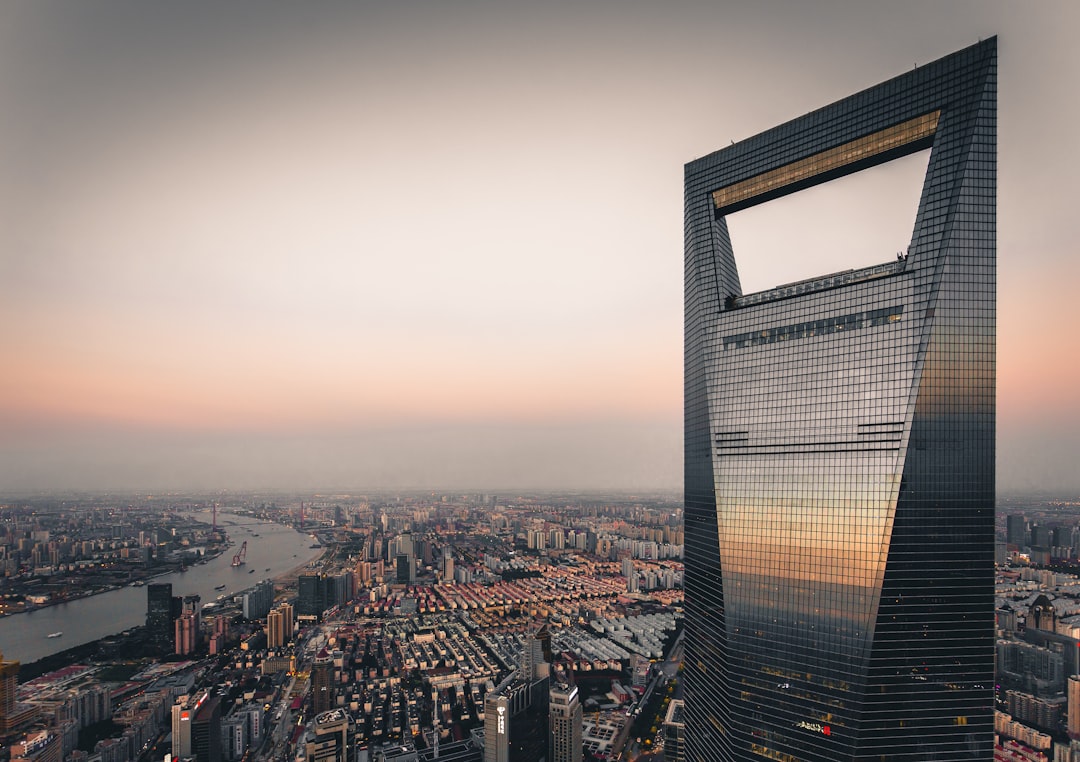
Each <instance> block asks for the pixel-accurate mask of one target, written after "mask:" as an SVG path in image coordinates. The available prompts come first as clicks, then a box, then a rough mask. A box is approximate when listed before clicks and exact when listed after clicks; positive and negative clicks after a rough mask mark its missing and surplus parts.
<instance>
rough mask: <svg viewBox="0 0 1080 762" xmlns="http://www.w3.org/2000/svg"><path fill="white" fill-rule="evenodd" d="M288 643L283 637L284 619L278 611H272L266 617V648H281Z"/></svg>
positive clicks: (284, 636)
mask: <svg viewBox="0 0 1080 762" xmlns="http://www.w3.org/2000/svg"><path fill="white" fill-rule="evenodd" d="M290 634H291V633H290ZM288 642H289V640H288V638H287V637H286V635H285V617H284V615H283V614H282V613H281V611H280V610H278V609H273V610H272V611H271V612H270V613H269V614H267V615H266V647H267V648H281V647H282V646H283V645H285V644H286V643H288Z"/></svg>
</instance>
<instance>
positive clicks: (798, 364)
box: [685, 38, 996, 762]
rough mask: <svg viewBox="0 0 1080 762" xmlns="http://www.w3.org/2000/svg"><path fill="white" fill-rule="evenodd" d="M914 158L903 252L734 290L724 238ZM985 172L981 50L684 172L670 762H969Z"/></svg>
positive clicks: (987, 125)
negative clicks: (829, 187) (681, 526)
mask: <svg viewBox="0 0 1080 762" xmlns="http://www.w3.org/2000/svg"><path fill="white" fill-rule="evenodd" d="M924 149H930V156H929V164H928V167H927V172H926V178H925V181H924V185H923V188H922V195H921V198H920V202H919V209H918V213H917V216H916V220H915V227H914V230H913V233H912V236H911V241H910V246H909V247H908V249H907V252H906V254H905V253H901V254H900V255H893V253H892V252H891V251H890V252H882V263H881V264H879V265H875V266H872V267H865V268H862V269H856V270H847V271H844V272H841V273H834V274H830V275H824V276H822V277H819V278H814V279H811V280H806V281H800V282H797V283H792V284H788V285H785V286H779V287H776V288H772V289H770V290H767V291H761V292H758V293H754V294H744V293H743V291H742V288H741V285H740V281H739V271H738V267H737V262H736V255H735V252H734V251H733V249H732V242H731V238H730V236H729V233H728V227H727V216H728V215H730V214H732V213H735V212H737V211H739V210H742V209H745V208H748V207H750V206H753V205H756V204H759V203H762V202H766V201H769V200H771V199H775V198H778V197H780V196H783V195H786V194H788V193H793V192H795V191H799V190H802V189H804V188H808V187H811V186H813V185H817V184H820V183H824V182H827V181H830V180H833V179H835V178H838V177H841V176H843V175H847V174H850V173H853V172H857V171H860V170H863V169H867V168H869V167H872V166H875V165H878V164H882V163H884V162H887V161H890V160H892V159H894V158H898V157H900V156H903V155H906V154H910V153H914V152H916V151H920V150H924ZM995 155H996V39H994V38H991V39H989V40H985V41H982V42H980V43H978V44H977V45H974V46H972V47H970V48H967V49H965V50H962V51H959V52H957V53H954V54H952V55H950V56H947V57H946V58H943V59H940V60H938V61H935V62H933V63H931V64H928V65H925V66H920V67H918V68H916V69H914V70H913V71H910V72H908V73H906V74H903V75H901V76H899V77H897V78H895V79H893V80H890V81H888V82H885V83H883V84H881V85H877V86H875V87H872V88H870V89H868V90H865V91H863V92H861V93H858V94H856V95H853V96H851V97H849V98H846V99H844V100H841V101H838V102H836V103H833V104H832V105H829V106H825V107H824V108H821V109H819V110H817V111H815V112H813V113H810V114H807V115H806V116H803V117H800V118H798V119H795V120H793V121H791V122H788V123H787V124H784V125H781V126H779V127H776V128H774V129H772V130H769V131H767V132H764V133H762V134H760V135H757V136H755V137H752V138H749V139H747V140H744V141H743V142H741V143H738V144H735V145H732V146H730V147H728V148H724V149H723V150H720V151H717V152H716V153H713V154H710V155H708V156H705V157H703V158H701V159H698V160H696V161H693V162H691V163H690V164H688V165H687V166H686V194H685V201H686V216H685V223H686V230H685V244H686V260H685V263H686V324H685V325H686V333H685V341H686V343H685V359H686V373H685V384H686V386H685V406H686V408H685V436H686V449H685V469H686V471H685V493H686V581H685V584H686V598H687V627H686V660H685V664H686V667H685V688H686V691H685V699H686V707H685V725H686V755H687V759H689V760H694V761H695V762H698V761H702V760H749V759H753V760H761V759H775V760H785V761H786V762H838V761H839V760H870V759H873V760H882V759H887V760H906V761H910V762H925V761H926V760H939V759H940V760H944V759H948V760H961V759H989V758H990V757H991V755H992V747H991V743H992V732H993V721H992V720H993V716H992V715H993V693H992V690H993V676H994V668H993V659H994V625H993V592H994V590H993V552H994V526H993V516H994V425H995V414H994V363H995V354H994V341H995V337H994V331H995V303H994V300H995V292H994V289H995V194H996V179H995V177H996V167H995ZM808 232H812V223H810V224H808Z"/></svg>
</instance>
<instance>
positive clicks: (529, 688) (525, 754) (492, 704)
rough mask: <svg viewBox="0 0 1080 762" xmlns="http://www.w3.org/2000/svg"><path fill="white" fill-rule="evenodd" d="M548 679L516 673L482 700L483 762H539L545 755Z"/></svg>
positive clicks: (546, 749)
mask: <svg viewBox="0 0 1080 762" xmlns="http://www.w3.org/2000/svg"><path fill="white" fill-rule="evenodd" d="M548 699H549V696H548V680H547V678H544V679H542V680H536V681H534V682H530V681H528V680H523V679H521V677H520V676H519V675H517V674H514V673H511V675H510V677H508V678H507V679H506V680H504V681H503V682H502V683H500V684H499V685H498V686H497V687H496V688H495V690H493V691H490V692H488V694H487V695H486V696H485V697H484V762H540V761H541V760H543V759H545V758H546V756H547V752H548V706H547V704H548Z"/></svg>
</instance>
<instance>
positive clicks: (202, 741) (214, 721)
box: [191, 696, 221, 762]
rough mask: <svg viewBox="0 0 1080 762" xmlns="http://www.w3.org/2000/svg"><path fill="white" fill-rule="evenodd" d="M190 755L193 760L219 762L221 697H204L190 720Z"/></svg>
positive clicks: (197, 761)
mask: <svg viewBox="0 0 1080 762" xmlns="http://www.w3.org/2000/svg"><path fill="white" fill-rule="evenodd" d="M191 756H193V757H194V758H195V762H221V697H220V696H208V697H204V698H203V700H202V701H200V702H199V705H198V706H197V707H196V709H195V711H194V713H193V715H192V720H191Z"/></svg>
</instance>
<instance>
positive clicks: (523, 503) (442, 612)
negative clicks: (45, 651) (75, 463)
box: [2, 495, 683, 762]
mask: <svg viewBox="0 0 1080 762" xmlns="http://www.w3.org/2000/svg"><path fill="white" fill-rule="evenodd" d="M2 517H3V531H4V535H3V537H4V546H3V547H4V560H5V564H6V565H5V569H6V570H7V572H8V574H7V576H6V577H5V578H4V588H3V589H4V601H5V605H6V607H7V610H8V611H9V612H19V613H11V614H9V621H10V620H11V619H16V618H23V617H32V616H34V615H35V614H34V613H32V612H34V611H35V607H36V609H37V610H39V611H40V610H42V609H47V607H50V606H54V605H63V604H64V603H65V602H66V601H69V600H71V599H72V597H73V596H78V595H95V594H101V595H108V594H109V592H108V591H109V590H110V589H115V588H116V587H117V586H122V585H126V586H133V587H137V588H139V589H140V590H145V593H144V594H143V595H144V606H145V624H144V625H143V626H141V627H134V628H130V629H129V630H127V631H125V632H122V633H116V634H115V635H114V636H113V637H109V638H105V639H103V640H102V641H100V642H93V643H90V644H86V645H83V646H77V647H76V648H74V649H72V650H70V651H61V652H58V653H57V654H54V655H50V656H48V657H45V658H43V659H42V660H40V661H39V662H35V663H33V664H29V665H22V666H20V665H18V663H17V662H15V661H11V660H9V661H6V662H5V666H4V669H5V675H8V676H9V683H7V684H6V685H7V686H8V687H7V688H6V691H7V692H6V693H5V694H4V695H5V696H6V697H7V699H6V700H7V702H8V703H7V704H5V705H4V706H3V718H4V719H3V722H4V728H5V729H6V734H7V737H8V738H9V740H11V741H12V743H11V744H9V745H8V748H11V749H12V756H11V758H12V759H28V760H29V759H34V760H43V761H45V762H48V760H72V761H74V760H91V759H92V760H95V762H97V761H98V760H102V761H104V762H129V761H133V760H157V759H162V758H163V757H164V755H165V754H166V753H172V754H173V758H177V759H181V758H188V757H195V758H197V759H202V758H203V757H206V755H207V754H209V755H210V756H208V757H206V758H207V759H214V760H238V759H265V760H285V759H293V758H295V757H296V756H297V755H299V756H300V757H312V756H313V755H314V757H315V758H317V759H323V758H326V755H329V754H332V753H334V752H333V749H332V748H330V749H329V750H327V749H326V748H323V747H324V746H325V743H327V742H326V740H325V738H324V736H325V737H327V738H338V739H339V740H340V742H341V743H342V744H346V745H347V746H348V748H349V749H350V750H355V752H356V756H355V757H350V759H356V760H365V759H373V760H384V759H392V760H401V761H402V762H404V760H408V759H432V758H435V756H436V755H437V756H438V758H442V759H455V760H470V759H476V760H479V759H481V758H482V753H483V750H484V748H485V733H487V734H489V738H491V739H502V740H504V741H505V740H506V739H507V738H509V739H513V740H512V741H511V742H510V743H524V741H522V740H521V739H522V738H523V737H528V738H529V739H530V740H529V743H530V744H532V746H533V747H536V749H540V748H542V749H543V751H542V752H540V755H541V756H542V755H543V754H546V749H547V743H548V737H547V736H548V707H549V705H550V707H551V711H553V712H554V711H556V709H557V708H559V707H561V708H562V710H563V711H564V712H565V713H567V717H568V720H567V723H565V724H566V731H565V732H566V733H569V734H570V735H568V736H567V738H569V739H571V740H570V741H567V742H566V743H567V745H569V744H571V743H572V744H573V745H574V747H575V748H576V749H577V751H578V756H580V754H581V752H582V751H583V750H584V752H585V753H588V754H589V755H591V756H592V757H594V758H598V759H606V758H617V757H619V756H620V755H621V754H622V753H624V750H625V752H626V753H627V754H634V753H636V752H637V751H639V750H640V751H648V750H650V749H653V748H657V747H662V746H663V734H662V733H661V732H660V727H661V725H662V724H663V720H664V716H666V715H665V713H666V711H667V710H668V709H669V705H670V703H671V701H672V700H677V698H678V695H679V691H678V680H677V667H678V663H679V658H680V656H679V655H680V653H681V649H680V648H679V635H680V633H681V631H682V605H681V604H682V590H681V587H682V572H683V569H682V562H681V556H682V541H683V535H682V532H683V530H682V511H681V504H680V503H679V501H678V500H677V498H676V497H675V496H670V495H668V496H665V495H656V496H647V497H644V496H643V497H637V498H634V499H626V498H622V499H617V498H612V497H604V496H595V497H589V498H587V499H583V498H575V497H566V496H515V497H513V498H512V499H509V498H500V497H497V496H486V495H468V496H460V495H443V496H423V497H421V496H400V497H393V498H389V499H388V498H386V497H379V498H373V499H368V498H356V497H351V496H347V495H341V496H336V497H333V498H325V497H318V496H313V497H311V499H310V500H307V501H303V500H301V501H295V500H282V499H280V498H278V499H268V498H263V499H262V500H259V499H257V498H252V499H245V500H243V501H235V500H230V499H221V498H218V499H215V500H213V501H209V502H208V501H205V500H203V501H198V500H192V501H190V502H189V501H184V500H182V499H179V498H177V497H169V498H145V499H140V500H133V501H132V502H129V503H126V504H123V505H122V506H121V505H117V504H116V503H114V502H112V501H109V500H107V499H103V500H93V501H88V500H70V501H65V502H64V503H50V502H48V501H33V502H31V503H27V504H22V505H9V506H5V507H4V508H3V510H2ZM197 518H208V519H210V522H211V523H203V522H200V521H198V520H197ZM214 522H216V523H217V526H215V523H214ZM271 523H275V524H278V525H287V526H288V527H289V528H290V530H291V531H293V532H294V533H297V534H298V535H300V536H302V537H303V538H304V539H305V540H309V541H310V544H309V547H310V548H311V549H312V550H313V551H315V552H316V553H317V556H316V557H315V558H314V559H313V560H311V561H307V562H305V563H303V564H302V565H301V566H300V568H297V569H295V570H294V573H291V574H286V575H283V576H282V577H279V578H278V579H276V580H263V579H258V577H257V576H254V577H252V579H255V580H258V581H255V582H253V583H250V584H249V586H248V587H246V588H245V589H243V590H235V591H230V592H228V593H223V594H221V595H220V596H218V597H217V598H216V599H214V600H211V601H202V600H200V597H199V596H198V595H189V596H183V597H180V596H174V595H173V594H172V592H173V591H172V586H171V585H169V584H167V583H159V582H155V581H154V580H155V579H156V578H158V577H161V576H164V575H169V574H188V575H193V574H198V573H200V568H201V566H202V565H204V564H206V563H208V560H212V559H213V558H214V557H220V559H221V561H228V563H229V566H230V567H236V566H239V567H240V570H241V572H243V568H244V567H247V566H248V564H249V563H251V559H253V558H254V557H257V556H259V555H260V554H259V543H260V540H261V539H262V535H264V534H265V533H266V531H267V530H266V527H267V526H268V525H270V524H271ZM260 530H261V531H260ZM301 560H302V559H301ZM294 562H295V561H294ZM260 571H262V569H249V570H248V572H247V573H248V574H255V575H258V573H259V572H260ZM222 587H224V585H223V586H222ZM73 627H77V624H74V623H73ZM73 634H75V633H72V632H69V631H62V632H56V633H50V634H49V635H46V638H47V639H48V640H49V642H50V643H55V644H60V643H61V642H63V641H65V640H67V639H69V638H70V637H71V636H72V635H73ZM54 636H55V637H54ZM532 643H536V644H542V647H541V648H540V650H539V651H538V652H536V649H535V648H532V646H531V645H530V644H532ZM530 649H532V650H530ZM535 653H539V654H540V655H539V656H536V655H535ZM523 654H533V656H532V657H523ZM523 658H524V659H526V660H527V659H528V658H532V659H533V661H532V662H530V665H531V666H523V664H524V663H525V662H523ZM16 678H18V681H19V687H18V689H17V690H16V689H15V680H16ZM549 694H550V697H549ZM515 697H516V698H515ZM499 701H504V702H506V701H509V702H510V703H509V704H507V707H508V708H506V707H504V709H505V710H506V711H509V712H510V714H509V715H508V718H507V720H506V722H507V723H509V725H508V727H509V729H510V732H509V733H506V732H502V733H500V732H498V725H495V726H492V725H491V722H492V721H495V720H494V719H489V718H498V717H499V716H500V715H499V713H498V708H497V706H498V702H499ZM326 712H334V713H335V714H333V715H331V716H332V717H334V718H336V719H334V720H330V719H325V713H326ZM181 716H182V717H183V718H185V719H188V718H190V724H182V723H181V722H180V720H179V719H177V718H178V717H181ZM319 718H324V719H323V721H320V720H319ZM530 722H531V723H533V725H534V726H536V723H537V722H539V723H540V725H539V726H536V727H534V728H533V729H532V731H530V732H529V733H526V732H525V731H523V730H521V729H519V726H521V727H524V726H525V725H527V724H528V723H530ZM208 727H209V728H212V729H211V730H208V729H207V728H208ZM207 733H209V734H210V736H212V737H213V739H215V740H213V741H210V740H208V739H209V737H210V736H207V735H206V734H207ZM199 739H202V740H199ZM200 743H202V744H210V745H209V746H207V747H206V748H202V747H199V744H200ZM489 745H490V744H489ZM332 746H333V744H331V747H332ZM507 754H510V755H511V756H510V757H507V756H506V755H507ZM514 754H515V751H514V749H513V747H510V748H509V750H503V752H502V756H501V757H499V758H500V759H508V758H509V759H512V758H514V756H513V755H514Z"/></svg>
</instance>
